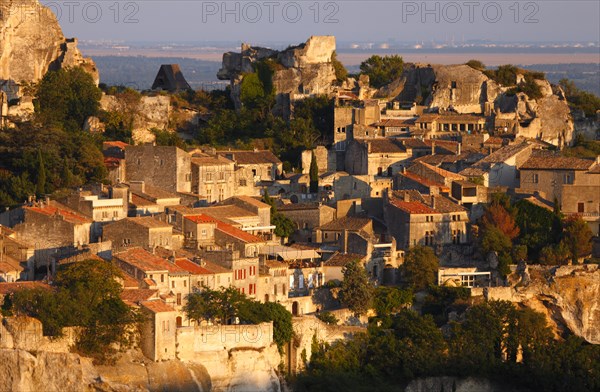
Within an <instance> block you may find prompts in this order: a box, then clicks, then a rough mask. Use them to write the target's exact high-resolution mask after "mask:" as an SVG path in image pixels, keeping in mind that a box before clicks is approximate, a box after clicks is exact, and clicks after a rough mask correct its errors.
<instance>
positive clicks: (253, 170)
mask: <svg viewBox="0 0 600 392" xmlns="http://www.w3.org/2000/svg"><path fill="white" fill-rule="evenodd" d="M252 175H253V176H254V177H256V169H252Z"/></svg>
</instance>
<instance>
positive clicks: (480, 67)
mask: <svg viewBox="0 0 600 392" xmlns="http://www.w3.org/2000/svg"><path fill="white" fill-rule="evenodd" d="M466 65H468V66H469V67H471V68H473V69H476V70H478V71H483V70H485V64H484V63H482V62H481V61H479V60H469V61H467V63H466Z"/></svg>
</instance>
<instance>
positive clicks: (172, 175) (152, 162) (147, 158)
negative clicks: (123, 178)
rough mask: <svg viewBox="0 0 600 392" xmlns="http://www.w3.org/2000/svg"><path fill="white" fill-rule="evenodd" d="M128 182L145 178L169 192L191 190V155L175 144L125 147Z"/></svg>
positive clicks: (148, 182) (154, 185)
mask: <svg viewBox="0 0 600 392" xmlns="http://www.w3.org/2000/svg"><path fill="white" fill-rule="evenodd" d="M125 162H126V168H125V171H126V174H127V181H130V182H131V181H144V182H145V183H146V184H147V185H150V186H153V187H156V188H159V189H163V190H165V191H168V192H173V193H175V192H186V193H189V192H191V190H192V169H191V157H190V155H189V154H188V153H187V152H185V151H183V150H182V149H180V148H178V147H175V146H154V145H151V144H146V145H141V146H127V147H126V149H125Z"/></svg>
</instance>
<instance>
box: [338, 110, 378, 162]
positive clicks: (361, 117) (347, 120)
mask: <svg viewBox="0 0 600 392" xmlns="http://www.w3.org/2000/svg"><path fill="white" fill-rule="evenodd" d="M380 120H381V110H380V108H379V104H378V102H377V101H376V100H367V101H362V102H361V103H360V105H351V106H338V107H335V108H334V111H333V138H332V139H333V140H332V142H333V148H334V150H335V151H340V152H341V151H346V146H347V144H348V142H349V141H350V140H352V139H354V138H355V136H354V128H355V127H367V126H370V125H371V124H375V123H377V122H379V121H380ZM338 162H340V160H338ZM338 169H340V168H338Z"/></svg>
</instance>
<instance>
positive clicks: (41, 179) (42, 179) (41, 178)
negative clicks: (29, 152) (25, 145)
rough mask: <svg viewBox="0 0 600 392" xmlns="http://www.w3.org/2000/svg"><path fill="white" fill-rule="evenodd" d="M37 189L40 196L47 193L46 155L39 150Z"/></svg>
mask: <svg viewBox="0 0 600 392" xmlns="http://www.w3.org/2000/svg"><path fill="white" fill-rule="evenodd" d="M35 191H36V193H37V195H38V196H43V195H44V194H45V193H46V166H45V165H44V157H43V156H42V151H41V150H39V151H38V166H37V183H36V185H35Z"/></svg>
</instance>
